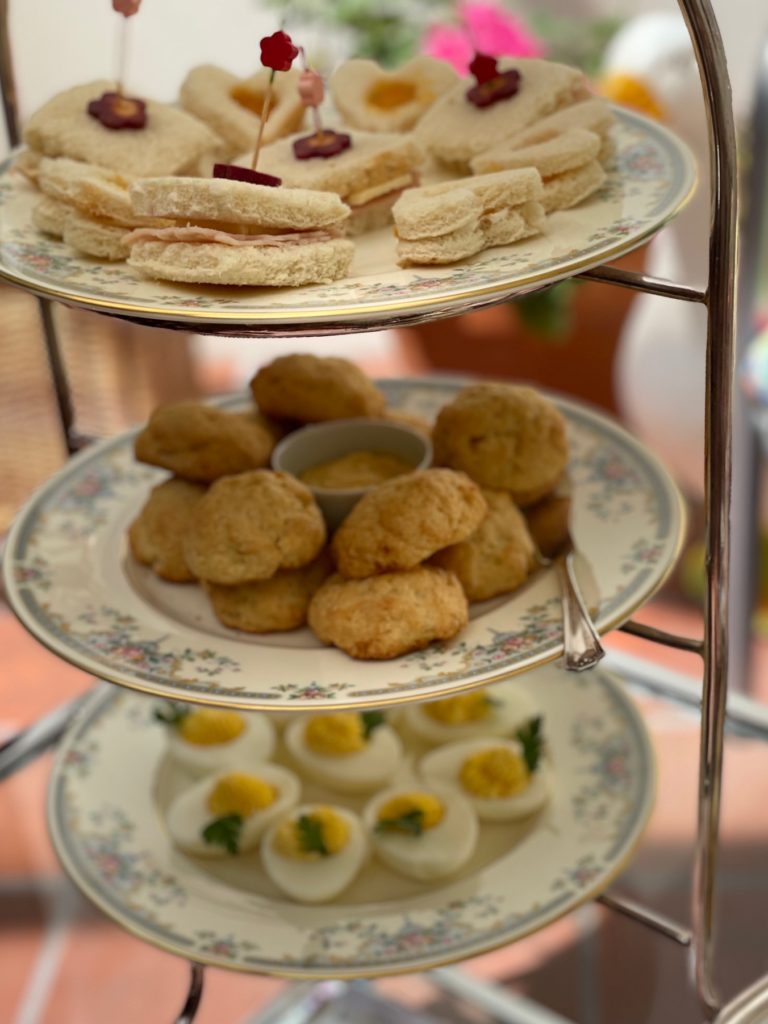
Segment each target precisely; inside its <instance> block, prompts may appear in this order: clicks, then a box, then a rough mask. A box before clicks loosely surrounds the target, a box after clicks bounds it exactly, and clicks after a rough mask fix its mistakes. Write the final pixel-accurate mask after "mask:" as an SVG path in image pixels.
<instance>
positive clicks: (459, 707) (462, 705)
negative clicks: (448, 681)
mask: <svg viewBox="0 0 768 1024" xmlns="http://www.w3.org/2000/svg"><path fill="white" fill-rule="evenodd" d="M491 707H492V705H491V703H490V701H489V700H488V697H487V695H486V693H485V691H484V690H472V692H471V693H460V694H459V695H458V696H456V697H447V698H446V699H445V700H436V701H433V702H432V703H430V704H425V705H424V714H425V715H429V717H430V718H432V719H434V720H435V721H436V722H442V723H443V725H463V724H464V723H465V722H477V721H480V719H482V718H487V717H488V715H489V714H490V712H491Z"/></svg>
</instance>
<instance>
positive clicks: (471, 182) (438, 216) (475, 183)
mask: <svg viewBox="0 0 768 1024" xmlns="http://www.w3.org/2000/svg"><path fill="white" fill-rule="evenodd" d="M542 191H543V187H542V182H541V177H540V175H539V173H538V171H536V170H535V169H534V168H531V167H528V168H525V169H523V170H510V171H499V172H498V173H496V174H480V175H476V176H475V177H474V178H464V179H462V180H460V181H450V182H443V183H441V184H438V185H428V186H426V187H424V188H414V189H408V191H406V192H404V193H403V194H402V196H401V197H400V199H398V201H397V202H396V203H395V205H394V207H393V209H392V214H393V217H394V221H395V234H396V235H397V238H398V243H397V254H398V262H399V263H400V264H401V265H402V266H407V265H409V264H431V263H436V264H444V263H455V262H456V261H457V260H461V259H465V258H466V257H468V256H474V255H475V253H478V252H480V251H481V250H483V249H487V248H490V247H492V246H496V245H509V244H510V243H512V242H517V241H519V240H520V239H522V238H528V237H530V236H531V235H535V234H538V232H539V231H540V230H541V228H542V225H543V223H544V219H545V213H544V208H543V207H542V205H541V202H540V199H541V196H542Z"/></svg>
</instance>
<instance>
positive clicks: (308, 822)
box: [296, 814, 330, 857]
mask: <svg viewBox="0 0 768 1024" xmlns="http://www.w3.org/2000/svg"><path fill="white" fill-rule="evenodd" d="M296 828H297V829H298V832H299V843H300V845H301V848H302V850H304V852H305V853H319V854H320V856H321V857H327V856H329V853H330V851H329V849H328V847H327V846H326V845H325V839H324V838H323V823H322V821H318V819H317V818H313V817H312V816H311V815H309V814H302V815H301V817H300V818H299V820H298V821H297V822H296Z"/></svg>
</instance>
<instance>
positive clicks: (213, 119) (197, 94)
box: [179, 64, 304, 156]
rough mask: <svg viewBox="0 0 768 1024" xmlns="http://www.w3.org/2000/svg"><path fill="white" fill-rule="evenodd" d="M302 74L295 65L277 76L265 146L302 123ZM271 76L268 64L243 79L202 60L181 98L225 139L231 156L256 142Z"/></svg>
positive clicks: (186, 79) (182, 103)
mask: <svg viewBox="0 0 768 1024" xmlns="http://www.w3.org/2000/svg"><path fill="white" fill-rule="evenodd" d="M299 74H300V73H299V71H297V70H296V69H295V68H291V69H290V70H288V71H285V72H283V73H282V74H279V75H275V76H274V81H273V83H272V100H271V102H270V106H269V116H268V117H267V121H266V123H265V125H264V134H263V136H262V141H263V142H264V144H265V145H268V144H269V143H270V142H274V141H275V139H279V138H280V137H281V136H283V135H289V134H290V133H291V132H295V131H297V130H298V129H299V128H300V127H301V124H302V121H303V120H304V105H303V103H302V102H301V97H300V96H299V92H298V81H299ZM269 78H270V71H269V69H268V68H262V69H261V70H260V71H258V72H257V73H256V74H254V75H251V77H250V78H245V79H242V78H238V77H237V75H233V74H232V72H230V71H227V70H225V69H224V68H219V67H216V66H215V65H214V64H202V65H200V66H199V67H196V68H192V70H191V71H190V72H189V74H188V75H187V77H186V78H185V79H184V81H183V82H182V85H181V92H180V95H179V99H180V101H181V105H182V107H184V109H185V110H188V111H189V112H190V113H192V114H194V115H195V117H198V118H200V120H201V121H204V122H205V124H207V125H208V127H209V128H211V129H212V130H213V131H214V132H216V134H217V135H219V136H220V137H221V138H222V139H223V140H224V143H225V145H226V149H227V155H232V156H234V155H235V154H236V153H242V152H244V151H245V150H247V149H248V148H249V147H252V146H253V145H254V143H255V140H256V136H257V134H258V131H259V124H260V122H261V111H262V108H263V106H264V100H265V99H266V95H267V88H268V84H269Z"/></svg>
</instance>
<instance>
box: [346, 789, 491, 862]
mask: <svg viewBox="0 0 768 1024" xmlns="http://www.w3.org/2000/svg"><path fill="white" fill-rule="evenodd" d="M416 790H418V791H420V792H426V793H430V794H433V795H434V796H436V797H437V799H438V800H440V802H441V803H442V804H443V807H444V813H443V818H442V820H441V821H440V822H438V824H437V825H435V826H433V827H432V828H428V829H425V830H424V831H423V832H422V834H421V835H419V836H413V835H408V834H406V833H403V832H377V831H376V825H377V823H378V820H379V808H380V807H382V806H383V805H384V804H385V803H387V801H388V800H391V799H392V798H393V797H396V796H399V795H400V794H402V793H411V792H414V791H416ZM363 821H364V822H365V825H366V827H367V829H368V834H369V836H370V838H371V843H372V844H373V849H374V851H375V853H376V856H377V857H379V858H380V859H381V860H382V861H383V862H384V863H385V864H387V865H389V867H391V868H394V870H395V871H399V872H400V873H401V874H403V875H406V876H407V877H408V878H415V879H417V880H419V881H425V882H431V881H435V880H437V879H440V878H445V877H447V876H448V875H452V874H454V873H455V872H456V871H458V870H459V868H460V867H462V866H463V865H464V864H466V862H467V861H468V860H469V858H470V857H471V856H472V854H473V853H474V852H475V847H476V846H477V836H478V824H477V815H476V814H475V812H474V810H473V809H472V805H471V804H470V802H469V801H468V800H467V799H465V797H463V796H462V794H461V793H460V792H459V790H458V789H456V788H455V787H454V786H447V785H445V784H443V783H432V782H429V783H428V784H427V785H420V784H419V783H414V784H411V785H407V786H393V787H391V788H390V789H385V790H384V791H383V792H381V793H377V794H376V796H375V797H374V798H373V799H372V800H370V801H369V802H368V804H367V805H366V807H365V810H364V811H363Z"/></svg>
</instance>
